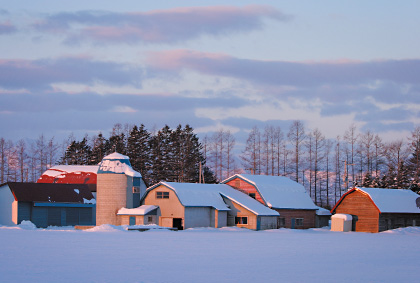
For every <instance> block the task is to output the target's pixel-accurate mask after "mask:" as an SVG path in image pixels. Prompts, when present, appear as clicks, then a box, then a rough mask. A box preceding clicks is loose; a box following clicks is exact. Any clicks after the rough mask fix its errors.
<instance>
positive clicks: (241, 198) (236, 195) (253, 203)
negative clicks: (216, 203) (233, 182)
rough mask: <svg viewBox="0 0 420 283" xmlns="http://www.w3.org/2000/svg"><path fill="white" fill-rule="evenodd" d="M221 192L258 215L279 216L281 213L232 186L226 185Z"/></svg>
mask: <svg viewBox="0 0 420 283" xmlns="http://www.w3.org/2000/svg"><path fill="white" fill-rule="evenodd" d="M220 194H221V195H222V196H224V197H226V198H228V199H230V200H231V201H233V202H236V203H238V204H239V205H241V206H243V207H245V208H246V209H248V210H250V211H252V212H253V213H255V214H256V215H266V216H279V213H278V212H277V211H275V210H272V209H270V208H268V207H266V206H265V205H263V204H262V203H260V202H259V201H257V200H255V199H254V198H252V197H250V196H248V195H247V194H244V193H242V192H240V191H238V190H235V189H234V188H232V187H231V186H227V187H224V190H223V191H221V192H220Z"/></svg>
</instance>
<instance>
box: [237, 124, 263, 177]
mask: <svg viewBox="0 0 420 283" xmlns="http://www.w3.org/2000/svg"><path fill="white" fill-rule="evenodd" d="M260 143H261V133H260V131H259V129H258V128H257V127H254V128H252V130H251V132H250V133H249V135H248V139H247V141H246V145H245V149H244V151H243V152H242V154H241V156H240V157H241V160H242V165H243V166H244V169H245V170H247V171H251V174H257V175H258V174H260V168H261V159H260V156H261V155H260Z"/></svg>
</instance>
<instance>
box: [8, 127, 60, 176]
mask: <svg viewBox="0 0 420 283" xmlns="http://www.w3.org/2000/svg"><path fill="white" fill-rule="evenodd" d="M59 154H60V146H59V145H58V144H57V143H56V142H55V141H54V138H51V139H46V138H45V137H44V135H41V136H39V137H38V139H37V140H35V141H32V142H28V141H25V140H23V139H21V140H19V141H17V142H16V143H14V142H12V141H11V140H5V139H4V138H0V184H2V183H4V182H33V181H36V180H37V179H38V178H39V176H40V175H41V174H42V172H44V171H45V170H46V169H47V168H49V167H51V166H52V165H54V164H56V163H57V161H58V156H59Z"/></svg>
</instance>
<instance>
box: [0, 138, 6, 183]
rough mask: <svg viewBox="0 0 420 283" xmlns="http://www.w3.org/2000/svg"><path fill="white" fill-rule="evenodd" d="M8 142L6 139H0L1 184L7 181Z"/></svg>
mask: <svg viewBox="0 0 420 283" xmlns="http://www.w3.org/2000/svg"><path fill="white" fill-rule="evenodd" d="M6 151H7V149H6V141H5V140H4V138H0V184H3V183H4V181H5V178H4V176H5V173H6Z"/></svg>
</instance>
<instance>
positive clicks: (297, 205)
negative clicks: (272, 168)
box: [223, 174, 318, 210]
mask: <svg viewBox="0 0 420 283" xmlns="http://www.w3.org/2000/svg"><path fill="white" fill-rule="evenodd" d="M235 178H240V179H242V180H243V181H245V182H247V183H249V184H251V185H253V186H254V187H255V188H256V189H257V191H258V192H259V193H260V195H261V197H262V198H263V200H264V201H265V203H266V204H267V206H268V207H272V208H278V209H308V210H309V209H310V210H316V209H318V207H317V206H316V205H315V204H314V203H313V201H312V199H311V197H310V196H309V195H308V193H307V192H306V189H305V187H304V186H302V185H301V184H299V183H297V182H295V181H292V180H291V179H289V178H287V177H283V176H267V175H249V174H236V175H234V176H232V177H229V178H228V179H226V180H224V181H223V183H227V182H229V181H231V180H233V179H235Z"/></svg>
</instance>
